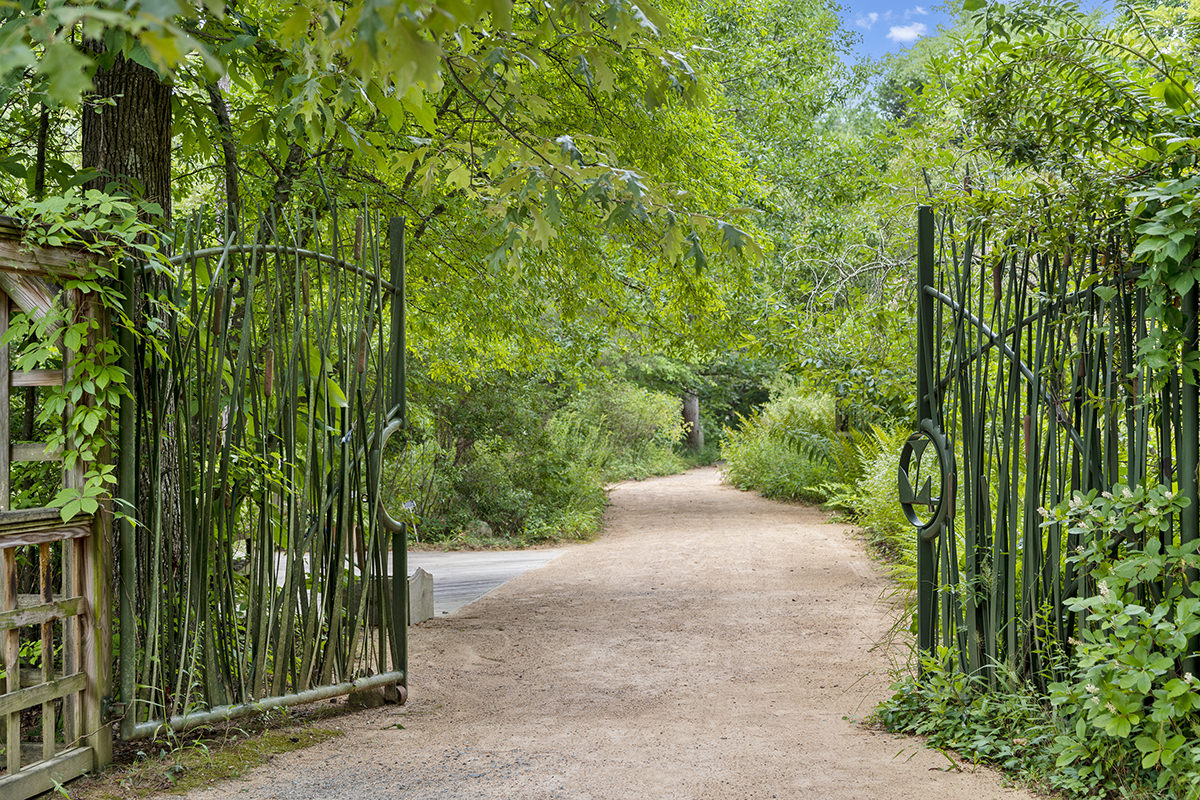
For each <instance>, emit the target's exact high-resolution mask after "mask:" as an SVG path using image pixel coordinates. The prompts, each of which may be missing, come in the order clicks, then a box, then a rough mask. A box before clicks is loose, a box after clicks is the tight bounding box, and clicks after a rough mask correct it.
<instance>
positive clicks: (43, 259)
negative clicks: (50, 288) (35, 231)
mask: <svg viewBox="0 0 1200 800" xmlns="http://www.w3.org/2000/svg"><path fill="white" fill-rule="evenodd" d="M94 260H96V257H95V256H94V255H92V254H90V253H88V252H87V251H86V250H79V249H77V248H74V247H42V246H41V245H29V244H26V243H24V242H22V241H21V240H20V239H14V238H11V237H7V236H0V271H4V272H10V273H17V274H25V275H64V276H73V275H78V274H80V273H81V272H82V271H83V270H84V269H85V268H86V267H87V265H88V263H90V262H92V261H94Z"/></svg>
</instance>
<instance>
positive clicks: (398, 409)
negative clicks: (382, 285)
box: [388, 217, 408, 686]
mask: <svg viewBox="0 0 1200 800" xmlns="http://www.w3.org/2000/svg"><path fill="white" fill-rule="evenodd" d="M404 244H405V242H404V218H403V217H392V219H391V220H390V221H389V223H388V253H389V258H390V265H389V266H390V267H391V270H390V278H391V282H392V286H394V287H396V288H395V289H394V290H393V292H392V303H391V311H392V331H391V332H392V337H391V338H392V354H391V355H392V358H391V362H392V363H391V367H392V397H391V410H392V414H393V415H394V417H395V418H396V419H399V420H400V425H401V428H400V436H401V440H400V441H401V444H402V445H403V442H404V439H403V437H404V435H405V431H404V426H405V424H406V422H407V415H408V408H407V404H406V395H407V388H408V387H407V378H408V375H407V373H406V371H405V349H406V347H407V343H406V342H405V330H404V329H405V303H406V301H407V298H406V297H405V294H406V289H407V287H406V286H405V278H406V275H405V272H406V269H405V267H406V258H405V256H406V254H405V252H404ZM405 531H406V532H405V533H400V534H393V536H392V625H393V626H394V631H393V634H392V642H393V643H394V644H393V648H394V652H393V654H392V658H393V661H394V662H395V663H393V664H392V669H393V670H401V671H403V672H404V681H403V685H404V686H407V685H408V536H407V526H405Z"/></svg>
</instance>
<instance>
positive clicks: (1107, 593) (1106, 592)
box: [1099, 583, 1112, 600]
mask: <svg viewBox="0 0 1200 800" xmlns="http://www.w3.org/2000/svg"><path fill="white" fill-rule="evenodd" d="M1099 588H1100V596H1101V597H1103V598H1104V599H1105V600H1107V599H1108V598H1110V597H1112V589H1109V588H1108V584H1107V583H1101V584H1100V587H1099Z"/></svg>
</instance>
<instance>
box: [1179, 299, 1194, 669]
mask: <svg viewBox="0 0 1200 800" xmlns="http://www.w3.org/2000/svg"><path fill="white" fill-rule="evenodd" d="M1198 299H1200V292H1198V291H1197V288H1196V286H1195V285H1193V286H1192V288H1191V289H1190V290H1189V291H1188V293H1187V294H1186V295H1184V297H1183V316H1184V323H1183V348H1184V357H1185V361H1186V357H1187V355H1188V354H1190V353H1194V352H1195V351H1196V350H1198V349H1200V335H1198V333H1200V332H1198V331H1197V314H1198V312H1200V309H1198V308H1197V301H1198ZM1198 381H1200V376H1197V375H1194V374H1193V375H1191V376H1188V375H1187V374H1186V373H1185V374H1184V381H1183V385H1182V386H1181V387H1180V394H1181V396H1182V397H1181V400H1182V405H1183V409H1182V415H1181V416H1182V418H1181V428H1180V432H1179V441H1178V442H1177V446H1178V447H1179V452H1178V455H1177V461H1176V463H1178V465H1179V491H1181V492H1183V496H1184V497H1186V498H1187V499H1188V504H1187V507H1186V508H1185V509H1183V513H1182V514H1181V515H1180V525H1179V541H1180V544H1186V543H1187V542H1190V541H1193V540H1195V539H1196V538H1197V537H1200V505H1198V504H1197V501H1198V500H1200V497H1198V496H1197V495H1198V494H1200V492H1198V491H1197V489H1198V488H1200V487H1198V485H1197V484H1198V478H1197V466H1198V464H1197V461H1198V460H1200V387H1198V386H1197V382H1198ZM1195 580H1196V576H1195V575H1194V574H1189V575H1188V576H1187V581H1188V583H1189V584H1191V583H1192V582H1193V581H1195ZM1196 646H1197V642H1196V639H1195V638H1193V640H1192V642H1191V643H1190V645H1189V647H1188V652H1189V653H1191V655H1189V656H1187V657H1186V658H1185V659H1184V669H1185V670H1186V671H1188V672H1191V673H1193V674H1195V672H1196V668H1197V665H1198V662H1200V659H1197V657H1196V655H1195V653H1196Z"/></svg>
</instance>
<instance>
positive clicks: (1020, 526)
mask: <svg viewBox="0 0 1200 800" xmlns="http://www.w3.org/2000/svg"><path fill="white" fill-rule="evenodd" d="M1110 229H1111V230H1114V231H1120V230H1121V229H1122V226H1121V225H1120V224H1114V225H1112V226H1111V227H1110ZM918 232H919V236H918V259H917V261H918V263H917V311H918V314H917V328H918V333H917V338H918V357H917V387H918V388H917V397H918V400H917V411H918V418H919V419H918V429H917V432H915V433H914V434H913V435H912V436H911V437H910V439H909V440H908V442H907V443H906V445H905V446H904V450H903V452H902V453H901V462H900V470H899V475H898V481H899V489H900V496H901V503H902V506H903V507H904V509H905V513H906V514H907V516H908V518H909V521H910V522H912V523H913V525H914V526H915V527H916V528H917V532H918V542H919V544H918V588H917V615H918V644H919V648H920V651H921V652H922V653H923V654H926V655H929V656H938V657H940V658H941V659H942V660H943V662H944V663H948V664H950V665H953V666H957V668H959V669H962V670H964V671H967V672H970V673H979V672H981V671H983V672H986V673H989V674H994V670H995V669H997V668H1005V669H1008V670H1011V671H1012V672H1014V673H1015V674H1017V675H1019V676H1021V677H1024V678H1027V679H1032V680H1035V681H1037V682H1044V681H1045V680H1046V679H1047V678H1049V677H1051V676H1052V673H1053V670H1054V664H1055V663H1059V662H1056V661H1055V658H1054V657H1055V656H1061V655H1063V654H1067V655H1069V654H1070V652H1071V651H1072V648H1073V646H1074V644H1073V643H1074V640H1075V637H1076V636H1077V635H1078V632H1079V631H1080V630H1081V628H1082V626H1083V625H1085V624H1086V620H1085V619H1084V618H1083V615H1082V614H1075V613H1073V612H1070V611H1069V610H1068V609H1067V607H1066V601H1067V600H1068V599H1069V598H1071V597H1076V596H1088V595H1090V594H1094V593H1095V591H1094V590H1095V587H1094V586H1091V585H1090V583H1091V579H1090V577H1089V576H1088V575H1087V574H1086V573H1085V572H1084V571H1083V570H1080V569H1078V568H1077V566H1076V564H1075V563H1074V561H1073V559H1072V558H1070V555H1071V554H1072V553H1073V552H1076V551H1077V549H1078V548H1080V547H1082V546H1083V545H1084V544H1085V542H1084V541H1082V539H1081V534H1078V533H1072V532H1071V531H1069V530H1065V529H1064V526H1062V525H1060V524H1057V523H1055V522H1054V520H1053V518H1052V517H1049V516H1048V515H1047V514H1046V512H1045V509H1049V508H1053V507H1054V506H1056V505H1058V504H1059V503H1060V502H1062V501H1063V500H1064V499H1068V500H1069V499H1070V498H1071V497H1072V495H1073V492H1075V491H1081V492H1088V491H1089V490H1093V489H1095V490H1097V491H1101V492H1102V491H1108V490H1111V489H1113V487H1114V486H1117V485H1119V484H1124V485H1126V486H1136V485H1142V484H1150V485H1154V484H1161V485H1163V486H1165V487H1167V488H1168V489H1170V490H1172V491H1177V492H1182V493H1183V494H1184V496H1186V497H1187V498H1189V500H1190V503H1189V504H1188V505H1187V506H1186V508H1185V509H1184V510H1183V511H1182V513H1180V514H1178V515H1177V516H1175V517H1174V518H1173V519H1171V520H1170V525H1169V527H1168V529H1167V530H1166V531H1165V532H1164V533H1162V534H1161V536H1162V538H1163V540H1164V542H1163V543H1164V544H1167V543H1171V542H1175V543H1178V542H1185V541H1190V540H1192V539H1195V538H1196V537H1197V510H1198V506H1197V502H1196V494H1197V449H1198V441H1200V440H1198V437H1197V427H1198V426H1197V417H1198V410H1197V409H1198V406H1197V387H1196V386H1195V384H1194V383H1189V382H1187V381H1186V380H1185V379H1184V372H1183V369H1182V367H1181V366H1180V365H1178V364H1177V365H1174V366H1173V367H1170V366H1169V367H1168V368H1167V369H1166V370H1158V371H1157V372H1156V373H1155V374H1153V375H1152V374H1151V373H1150V371H1149V370H1148V368H1147V367H1146V365H1145V364H1144V363H1143V361H1142V360H1141V359H1139V358H1138V355H1137V353H1138V351H1137V347H1138V342H1139V341H1140V340H1141V339H1142V338H1143V337H1145V336H1146V334H1147V331H1148V330H1150V327H1151V326H1153V325H1154V324H1155V321H1154V320H1153V319H1148V318H1147V315H1146V306H1147V302H1146V300H1147V299H1146V296H1145V290H1144V289H1142V288H1139V286H1138V281H1137V278H1138V271H1137V269H1136V267H1135V266H1134V265H1132V264H1131V263H1130V261H1129V259H1128V252H1129V247H1128V242H1127V241H1126V239H1125V238H1124V237H1122V236H1121V235H1120V234H1119V233H1114V234H1111V235H1108V236H1106V237H1103V239H1102V243H1101V244H1099V245H1093V246H1091V247H1088V248H1083V247H1079V248H1076V247H1074V246H1073V245H1072V244H1071V241H1072V240H1073V239H1072V237H1070V236H1056V237H1055V242H1049V241H1044V238H1045V237H1039V236H1038V235H1037V234H1035V233H1032V232H1031V233H1029V234H1028V235H1026V236H1024V237H1022V238H1021V239H1020V240H1019V241H1017V240H1014V239H1013V238H1011V237H1010V238H1008V239H1007V240H1005V241H1002V242H995V241H992V240H991V239H990V238H989V232H988V229H987V227H986V225H985V224H983V223H972V224H968V225H965V226H963V227H962V228H956V227H955V224H954V220H953V218H952V217H951V216H949V215H941V216H939V215H937V214H935V212H934V210H933V209H932V208H929V207H924V208H921V209H920V211H919V215H918ZM1082 238H1083V237H1082V236H1080V239H1082ZM1196 299H1197V298H1196V292H1195V291H1194V290H1193V291H1192V292H1190V293H1189V294H1188V295H1187V296H1186V297H1184V298H1183V302H1182V308H1181V311H1182V313H1183V315H1184V318H1185V320H1187V325H1186V329H1185V343H1184V345H1183V349H1184V351H1185V353H1183V354H1181V356H1182V355H1186V351H1189V350H1190V351H1195V350H1196V349H1197V347H1196ZM1181 360H1182V358H1181ZM1164 372H1165V380H1164V379H1163V377H1164ZM1130 535H1132V534H1130ZM1154 535H1156V536H1157V535H1160V534H1158V533H1155V534H1154ZM1136 544H1138V543H1133V545H1134V546H1136Z"/></svg>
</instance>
